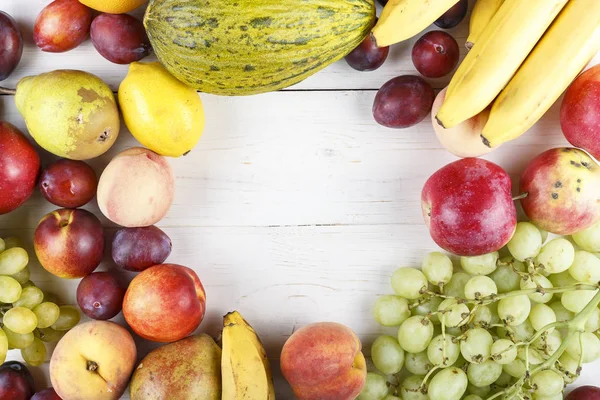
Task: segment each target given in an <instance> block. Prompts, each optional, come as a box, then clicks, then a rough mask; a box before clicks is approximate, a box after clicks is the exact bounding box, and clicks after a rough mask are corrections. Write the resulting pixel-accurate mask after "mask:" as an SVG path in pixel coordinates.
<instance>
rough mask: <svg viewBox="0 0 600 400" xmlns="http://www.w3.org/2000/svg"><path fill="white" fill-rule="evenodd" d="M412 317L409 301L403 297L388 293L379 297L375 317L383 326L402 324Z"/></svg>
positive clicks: (374, 309) (374, 311)
mask: <svg viewBox="0 0 600 400" xmlns="http://www.w3.org/2000/svg"><path fill="white" fill-rule="evenodd" d="M408 317H410V309H409V308H408V301H407V300H406V299H403V298H402V297H398V296H394V295H386V296H381V297H379V298H377V302H376V303H375V307H373V318H375V321H377V322H378V323H379V324H381V325H383V326H400V325H401V324H402V323H403V322H404V321H406V319H407V318H408Z"/></svg>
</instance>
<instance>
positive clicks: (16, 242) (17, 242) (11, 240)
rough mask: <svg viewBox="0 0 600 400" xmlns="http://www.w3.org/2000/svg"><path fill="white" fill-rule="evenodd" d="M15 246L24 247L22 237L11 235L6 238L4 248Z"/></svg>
mask: <svg viewBox="0 0 600 400" xmlns="http://www.w3.org/2000/svg"><path fill="white" fill-rule="evenodd" d="M14 247H23V242H22V241H21V239H19V238H18V237H15V236H9V237H5V238H4V250H8V249H12V248H14Z"/></svg>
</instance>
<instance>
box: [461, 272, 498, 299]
mask: <svg viewBox="0 0 600 400" xmlns="http://www.w3.org/2000/svg"><path fill="white" fill-rule="evenodd" d="M497 293H498V288H497V287H496V284H495V283H494V281H493V280H492V279H491V278H488V277H487V276H483V275H477V276H474V277H472V278H471V279H469V281H468V282H467V284H466V285H465V297H466V298H467V299H470V300H474V299H481V298H483V297H488V296H491V295H492V294H497Z"/></svg>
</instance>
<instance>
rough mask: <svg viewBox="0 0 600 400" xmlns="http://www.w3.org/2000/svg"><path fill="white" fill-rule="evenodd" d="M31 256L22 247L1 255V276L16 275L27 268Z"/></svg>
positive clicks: (5, 251)
mask: <svg viewBox="0 0 600 400" xmlns="http://www.w3.org/2000/svg"><path fill="white" fill-rule="evenodd" d="M28 262H29V255H28V254H27V251H25V249H23V248H21V247H13V248H12V249H8V250H4V251H3V252H2V253H0V275H14V274H16V273H17V272H19V271H21V270H22V269H23V268H25V267H26V266H27V263H28Z"/></svg>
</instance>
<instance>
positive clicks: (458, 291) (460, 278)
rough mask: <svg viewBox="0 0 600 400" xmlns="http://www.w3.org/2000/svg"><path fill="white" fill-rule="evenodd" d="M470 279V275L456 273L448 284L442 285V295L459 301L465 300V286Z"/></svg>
mask: <svg viewBox="0 0 600 400" xmlns="http://www.w3.org/2000/svg"><path fill="white" fill-rule="evenodd" d="M469 279H471V275H469V274H467V273H465V272H457V273H455V274H454V275H452V278H451V279H450V282H448V283H447V284H446V285H444V294H445V295H447V296H451V297H456V298H459V299H464V298H465V285H466V284H467V282H468V281H469Z"/></svg>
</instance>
